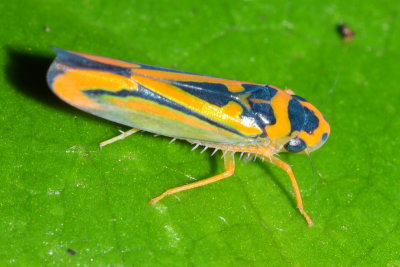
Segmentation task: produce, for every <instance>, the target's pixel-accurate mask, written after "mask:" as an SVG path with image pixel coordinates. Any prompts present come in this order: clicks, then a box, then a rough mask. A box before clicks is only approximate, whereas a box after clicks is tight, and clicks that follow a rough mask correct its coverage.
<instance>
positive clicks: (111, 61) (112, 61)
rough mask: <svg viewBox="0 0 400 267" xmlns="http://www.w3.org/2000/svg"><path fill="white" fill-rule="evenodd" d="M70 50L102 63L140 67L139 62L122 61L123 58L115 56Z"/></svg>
mask: <svg viewBox="0 0 400 267" xmlns="http://www.w3.org/2000/svg"><path fill="white" fill-rule="evenodd" d="M68 52H69V53H72V54H76V55H79V56H82V57H84V58H87V59H90V60H93V61H97V62H101V63H104V64H109V65H114V66H118V67H126V68H140V65H139V64H135V63H131V62H126V61H122V60H118V59H113V58H108V57H100V56H94V55H88V54H83V53H79V52H72V51H68Z"/></svg>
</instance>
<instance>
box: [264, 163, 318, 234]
mask: <svg viewBox="0 0 400 267" xmlns="http://www.w3.org/2000/svg"><path fill="white" fill-rule="evenodd" d="M270 159H271V163H272V164H274V165H275V166H277V167H279V168H281V169H282V170H284V171H285V172H286V173H287V174H288V175H289V178H290V181H291V182H292V187H293V191H294V195H295V197H296V202H297V208H298V209H299V210H300V213H301V214H302V215H303V216H304V218H305V219H306V221H307V223H308V226H310V227H311V226H313V222H312V220H311V218H310V216H308V214H307V212H306V211H305V210H304V207H303V200H302V199H301V194H300V189H299V186H298V184H297V181H296V177H295V176H294V173H293V171H292V167H290V165H289V164H287V163H286V162H284V161H282V160H280V159H278V158H276V157H274V156H272V157H270Z"/></svg>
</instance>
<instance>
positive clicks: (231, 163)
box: [150, 153, 235, 205]
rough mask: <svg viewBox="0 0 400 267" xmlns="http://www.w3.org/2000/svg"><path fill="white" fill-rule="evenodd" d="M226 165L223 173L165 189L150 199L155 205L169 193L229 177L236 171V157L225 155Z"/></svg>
mask: <svg viewBox="0 0 400 267" xmlns="http://www.w3.org/2000/svg"><path fill="white" fill-rule="evenodd" d="M224 165H225V171H224V172H223V173H221V174H218V175H215V176H212V177H209V178H207V179H203V180H201V181H197V182H194V183H191V184H187V185H182V186H179V187H174V188H170V189H168V190H167V191H165V192H164V193H162V194H161V195H159V196H158V197H155V198H153V199H152V200H151V201H150V202H151V204H153V205H155V204H156V203H157V202H158V201H160V200H161V199H163V198H164V197H166V196H168V195H172V194H175V193H178V192H182V191H185V190H188V189H192V188H196V187H200V186H203V185H207V184H211V183H214V182H217V181H219V180H222V179H224V178H228V177H229V176H232V174H233V173H234V172H235V158H234V157H233V155H231V154H230V153H229V154H228V155H226V156H225V157H224Z"/></svg>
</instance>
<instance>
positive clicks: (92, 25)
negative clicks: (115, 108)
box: [0, 0, 400, 266]
mask: <svg viewBox="0 0 400 267" xmlns="http://www.w3.org/2000/svg"><path fill="white" fill-rule="evenodd" d="M399 7H400V5H399V2H397V1H374V0H362V1H361V0H360V1H340V0H332V1H318V0H301V1H300V0H299V1H278V0H277V1H261V0H254V1H250V0H248V1H236V0H235V1H233V0H232V1H218V0H209V1H193V2H189V1H185V0H177V1H164V0H151V1H127V0H120V1H100V0H98V1H88V0H86V1H56V0H54V1H51V0H32V1H2V2H1V3H0V14H1V16H0V22H1V25H2V26H1V27H2V29H1V31H0V46H1V50H0V66H1V70H2V71H1V72H0V179H1V180H0V181H1V186H0V264H1V265H14V266H26V265H33V266H39V265H42V266H43V265H49V264H55V265H83V266H87V265H92V266H94V265H96V266H99V265H100V266H132V265H135V266H155V265H161V266H167V265H174V266H353V265H356V266H400V256H399V251H400V241H399V235H400V216H399V215H400V179H399V163H400V160H399V155H398V147H399V132H400V123H399V122H400V120H399V102H400V90H399V88H398V86H399V82H400V76H399V62H400V56H399V47H400V39H399V38H400V32H399V30H400V28H399V27H400V25H399ZM339 23H346V24H347V25H348V26H349V27H351V28H352V29H353V30H354V31H355V32H356V36H355V38H354V39H353V40H352V41H351V42H346V43H345V42H343V40H342V39H341V38H340V36H339V35H338V34H337V32H336V29H335V27H336V25H337V24H339ZM51 46H57V47H60V48H65V49H70V50H75V51H80V52H85V53H92V54H98V55H103V56H108V57H114V58H121V59H126V60H131V61H137V62H141V63H147V64H151V65H158V66H164V67H170V68H176V69H181V70H186V71H191V72H198V73H202V74H208V75H213V76H220V77H225V78H232V79H240V80H248V81H253V82H261V83H267V84H273V85H276V86H278V87H281V88H291V89H293V90H294V91H295V92H296V93H297V94H299V95H301V96H303V97H305V98H307V99H308V100H309V101H311V102H312V103H314V104H315V105H316V106H317V107H318V108H319V109H320V110H321V111H322V112H323V113H324V115H325V116H326V118H327V119H328V120H329V122H330V124H331V128H332V134H331V137H330V139H329V140H328V142H327V143H326V145H325V146H324V147H322V148H321V149H320V150H318V151H317V152H314V153H313V154H312V159H313V162H314V165H315V171H314V172H313V171H312V168H311V166H310V163H309V161H308V159H307V158H306V157H305V156H302V155H290V156H287V155H284V156H282V159H284V160H285V161H287V162H289V163H290V164H291V165H293V169H294V171H295V173H296V175H297V178H298V182H299V184H300V187H301V190H302V194H303V197H304V202H305V207H306V209H307V211H308V212H309V214H310V216H311V217H312V218H313V219H314V223H315V226H314V227H313V228H308V227H307V225H306V223H305V221H304V220H303V218H302V217H301V215H300V214H299V212H298V211H297V210H296V208H295V203H294V198H293V192H292V188H291V186H290V182H289V179H288V178H287V176H286V174H285V173H284V172H282V171H281V170H279V169H277V168H276V167H273V166H271V165H269V164H267V163H262V162H258V161H257V162H247V163H246V162H243V161H239V162H238V164H237V170H236V174H235V175H234V177H232V178H230V179H227V180H224V181H221V182H219V183H215V184H212V185H209V186H206V187H203V188H199V189H196V190H192V191H187V192H184V193H180V194H178V195H177V196H176V197H174V196H172V197H168V198H166V199H164V200H163V201H162V202H161V203H160V204H159V205H158V206H157V207H156V208H153V207H151V206H150V205H149V204H148V200H149V199H151V198H152V197H154V196H156V195H158V194H160V193H161V192H163V191H164V190H165V189H167V188H170V187H174V186H178V185H183V184H186V183H189V182H192V181H193V180H194V179H201V178H205V177H208V176H210V175H214V174H217V173H219V172H221V171H222V170H223V163H222V160H221V159H220V158H219V156H214V157H210V153H209V152H208V153H203V154H200V153H198V152H191V151H190V150H191V146H190V145H189V144H188V143H185V142H175V143H173V144H170V145H169V144H168V143H169V141H170V140H168V139H166V138H163V137H157V138H155V137H153V135H151V134H146V133H138V134H135V135H134V136H132V137H129V138H127V139H125V140H123V141H120V142H117V143H115V144H113V145H110V146H108V147H105V148H104V149H102V150H100V149H99V148H98V143H99V142H101V141H103V140H105V139H108V138H111V137H113V136H115V135H117V134H118V133H119V132H118V130H126V128H125V127H123V126H120V125H116V124H114V123H112V122H107V121H105V120H102V119H99V118H96V117H93V116H91V115H89V114H85V113H83V112H80V111H78V110H76V109H74V108H72V107H69V106H68V105H67V104H65V103H63V102H61V101H60V100H58V99H57V98H56V97H55V96H53V95H52V93H51V92H50V90H49V89H48V88H47V85H46V82H45V73H46V70H47V67H48V65H49V64H50V62H51V60H52V58H53V57H54V53H53V51H52V50H51V49H50V47H51ZM68 249H70V252H69V253H68V252H67V250H68ZM72 251H74V252H75V253H73V252H72Z"/></svg>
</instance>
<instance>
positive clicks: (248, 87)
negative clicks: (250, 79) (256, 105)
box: [242, 83, 278, 101]
mask: <svg viewBox="0 0 400 267" xmlns="http://www.w3.org/2000/svg"><path fill="white" fill-rule="evenodd" d="M242 86H243V88H244V89H245V93H251V94H250V96H249V99H250V98H258V99H263V100H267V101H270V100H271V99H272V98H273V97H274V96H275V95H276V93H277V92H278V90H276V89H274V88H272V87H269V86H268V85H256V84H245V83H244V84H242Z"/></svg>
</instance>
